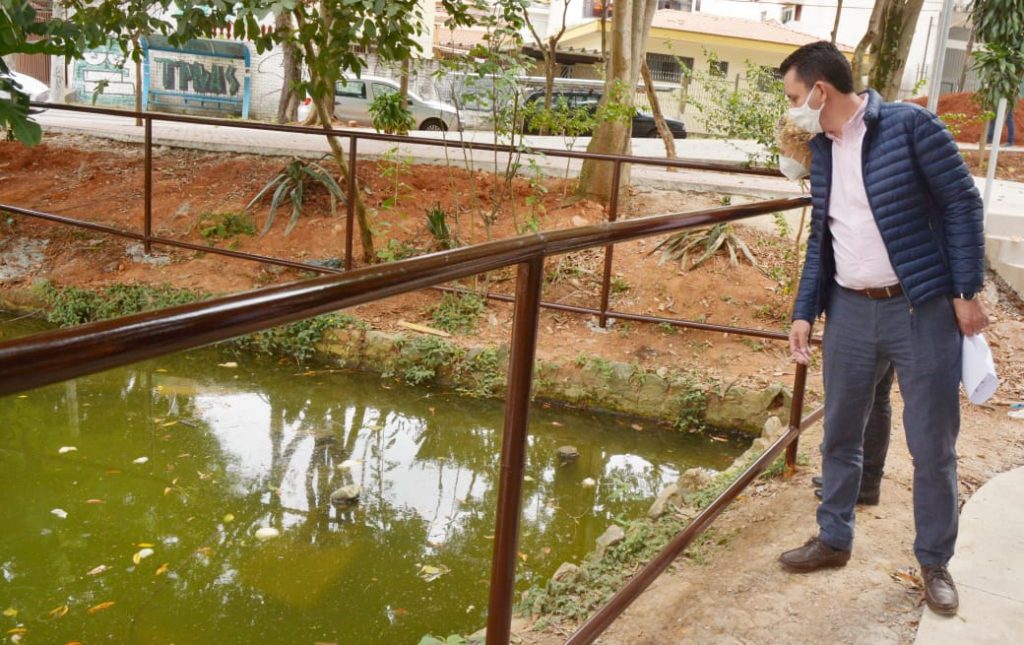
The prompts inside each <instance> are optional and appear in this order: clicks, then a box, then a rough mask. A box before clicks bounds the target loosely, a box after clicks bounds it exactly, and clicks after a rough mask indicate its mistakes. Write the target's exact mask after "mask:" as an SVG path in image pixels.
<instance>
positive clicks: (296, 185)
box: [245, 157, 345, 235]
mask: <svg viewBox="0 0 1024 645" xmlns="http://www.w3.org/2000/svg"><path fill="white" fill-rule="evenodd" d="M309 181H312V182H315V183H318V184H322V185H323V187H324V188H326V189H327V192H328V193H329V194H330V196H331V214H332V215H333V214H334V211H335V208H336V207H337V204H338V202H343V201H345V194H344V193H343V192H342V190H341V187H340V186H338V182H336V181H335V180H334V178H333V177H331V173H329V172H328V171H327V170H326V169H325V168H324V167H323V166H321V165H320V164H318V163H316V162H315V161H304V160H302V159H299V158H297V157H296V158H293V159H292V161H291V163H289V164H288V165H287V166H285V167H284V169H283V170H282V171H281V172H280V173H278V174H277V175H276V176H275V177H274V178H273V179H271V180H270V181H269V182H268V183H267V185H266V186H264V187H263V188H261V189H260V192H258V193H256V196H255V197H253V198H252V201H251V202H249V203H248V204H247V205H246V207H245V210H249V209H251V208H252V207H253V206H255V205H256V204H257V203H258V202H259V201H260V200H261V199H263V198H264V197H266V196H267V195H268V194H270V192H271V191H273V197H272V198H271V200H270V212H268V213H267V223H266V224H264V225H263V232H262V233H261V235H266V233H267V231H269V230H270V227H271V226H272V225H273V223H274V214H275V213H276V212H277V207H278V206H280V205H281V202H283V201H286V200H289V201H291V203H292V218H291V219H290V220H289V221H288V226H287V227H286V228H285V229H284V234H285V235H288V234H289V233H291V232H292V229H293V228H295V225H296V224H297V223H298V221H299V216H300V215H301V214H302V200H303V197H304V195H305V194H306V182H309Z"/></svg>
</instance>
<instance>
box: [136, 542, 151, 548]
mask: <svg viewBox="0 0 1024 645" xmlns="http://www.w3.org/2000/svg"><path fill="white" fill-rule="evenodd" d="M135 546H137V547H139V548H140V549H149V548H152V547H154V546H156V545H155V544H153V543H152V542H139V543H138V544H136V545H135Z"/></svg>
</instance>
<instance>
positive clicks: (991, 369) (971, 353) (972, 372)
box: [961, 334, 999, 405]
mask: <svg viewBox="0 0 1024 645" xmlns="http://www.w3.org/2000/svg"><path fill="white" fill-rule="evenodd" d="M961 379H962V380H963V383H964V391H965V392H967V398H968V399H970V401H971V403H974V404H975V405H978V404H981V403H984V402H985V401H988V400H989V398H990V397H991V396H992V395H993V394H995V391H996V388H997V387H999V377H998V376H996V365H995V362H994V361H993V360H992V350H990V349H989V347H988V343H987V342H985V335H984V334H975V335H973V336H964V349H963V372H962V374H961Z"/></svg>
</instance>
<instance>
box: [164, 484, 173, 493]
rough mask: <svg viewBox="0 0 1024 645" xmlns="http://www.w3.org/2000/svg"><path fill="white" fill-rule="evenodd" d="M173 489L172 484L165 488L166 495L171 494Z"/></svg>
mask: <svg viewBox="0 0 1024 645" xmlns="http://www.w3.org/2000/svg"><path fill="white" fill-rule="evenodd" d="M171 490H172V489H171V487H170V486H167V487H166V488H164V495H170V494H171Z"/></svg>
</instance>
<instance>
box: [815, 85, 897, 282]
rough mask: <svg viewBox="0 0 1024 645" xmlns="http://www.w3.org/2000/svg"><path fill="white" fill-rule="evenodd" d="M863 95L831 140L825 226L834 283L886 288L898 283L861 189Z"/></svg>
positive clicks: (866, 103) (863, 190) (864, 107)
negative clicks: (829, 235)
mask: <svg viewBox="0 0 1024 645" xmlns="http://www.w3.org/2000/svg"><path fill="white" fill-rule="evenodd" d="M867 106H868V99H867V96H864V98H863V100H862V101H861V104H860V108H858V109H857V111H856V112H855V113H854V115H853V116H852V117H850V120H849V121H847V122H846V125H844V126H843V131H842V134H841V135H840V136H838V137H833V136H832V135H830V134H826V136H827V137H828V138H829V139H831V140H832V192H831V196H830V198H829V209H828V216H829V228H830V230H831V231H832V249H833V251H834V252H835V258H836V282H838V283H839V284H840V285H842V286H844V287H846V288H848V289H870V288H875V287H888V286H891V285H894V284H897V283H898V282H899V280H898V278H897V277H896V272H895V271H893V268H892V262H890V261H889V254H888V252H887V251H886V249H885V243H884V242H882V234H881V233H879V232H878V224H877V223H876V222H875V216H874V215H873V214H872V212H871V204H869V203H868V195H867V192H866V191H865V189H864V174H863V168H862V165H861V151H862V148H863V145H864V132H865V130H866V127H865V125H864V111H865V110H866V109H867Z"/></svg>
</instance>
